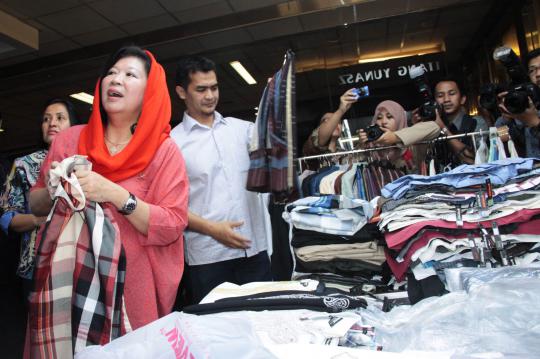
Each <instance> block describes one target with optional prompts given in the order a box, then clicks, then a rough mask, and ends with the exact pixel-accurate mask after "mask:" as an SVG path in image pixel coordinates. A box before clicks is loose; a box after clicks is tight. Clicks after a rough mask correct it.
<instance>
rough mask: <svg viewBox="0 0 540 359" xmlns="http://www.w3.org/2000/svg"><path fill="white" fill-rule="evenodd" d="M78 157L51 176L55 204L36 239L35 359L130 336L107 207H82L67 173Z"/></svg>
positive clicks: (121, 261)
mask: <svg viewBox="0 0 540 359" xmlns="http://www.w3.org/2000/svg"><path fill="white" fill-rule="evenodd" d="M75 157H76V156H74V157H70V158H67V159H65V160H64V161H62V163H61V164H60V165H59V166H57V167H56V168H55V169H53V170H51V172H50V176H51V178H50V180H49V184H50V185H51V186H50V187H53V188H54V187H56V189H55V190H54V195H53V198H54V200H55V202H54V205H53V208H52V210H51V212H50V214H49V218H48V220H47V223H46V224H45V226H44V228H43V230H42V232H41V233H40V236H41V238H40V240H39V243H38V247H37V248H38V249H37V253H36V266H35V274H34V280H35V282H34V290H33V292H32V293H31V294H30V298H29V302H30V305H29V318H28V327H29V338H30V355H31V357H32V358H42V357H44V358H72V357H73V353H74V352H75V353H76V352H78V351H80V350H82V349H83V348H85V347H86V346H88V345H103V344H106V343H108V342H110V341H111V340H113V339H115V338H118V337H120V336H121V335H123V334H125V333H126V331H129V330H130V326H129V322H128V320H127V315H126V314H125V306H124V300H123V291H124V279H125V271H126V258H125V255H124V250H123V248H122V244H121V241H120V238H119V237H118V233H119V231H118V227H117V225H116V223H115V222H113V221H111V218H113V217H112V216H111V215H107V213H108V209H105V210H104V209H103V208H102V207H101V206H100V205H99V204H98V203H94V202H92V203H87V202H86V200H85V198H84V194H83V191H82V189H81V187H80V185H79V183H78V181H77V178H76V177H75V175H74V174H72V173H71V171H70V167H71V168H72V165H73V163H74V158H75Z"/></svg>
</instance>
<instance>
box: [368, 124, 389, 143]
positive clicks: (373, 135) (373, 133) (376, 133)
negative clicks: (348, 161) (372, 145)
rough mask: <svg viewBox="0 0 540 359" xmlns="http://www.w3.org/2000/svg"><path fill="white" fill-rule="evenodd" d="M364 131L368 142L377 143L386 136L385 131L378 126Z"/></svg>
mask: <svg viewBox="0 0 540 359" xmlns="http://www.w3.org/2000/svg"><path fill="white" fill-rule="evenodd" d="M364 131H365V132H366V135H367V140H368V142H372V141H376V140H378V139H379V137H381V136H382V135H383V134H384V131H383V130H381V128H380V127H379V126H377V125H371V126H369V127H368V128H366V129H365V130H364Z"/></svg>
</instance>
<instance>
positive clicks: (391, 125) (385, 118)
mask: <svg viewBox="0 0 540 359" xmlns="http://www.w3.org/2000/svg"><path fill="white" fill-rule="evenodd" d="M375 124H376V125H377V126H379V127H384V128H387V129H389V130H390V131H397V123H396V119H395V118H394V116H392V114H391V113H390V112H388V111H387V110H386V109H385V108H381V109H380V110H379V112H378V113H377V119H376V120H375Z"/></svg>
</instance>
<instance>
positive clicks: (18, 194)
mask: <svg viewBox="0 0 540 359" xmlns="http://www.w3.org/2000/svg"><path fill="white" fill-rule="evenodd" d="M46 156H47V150H40V151H37V152H34V153H31V154H29V155H26V156H23V157H19V158H17V159H15V161H14V162H13V167H12V169H11V172H10V173H9V176H8V177H7V179H6V184H5V188H4V191H3V193H2V194H1V195H0V206H1V209H2V212H1V213H2V216H1V217H0V228H2V230H3V231H4V232H5V233H6V234H8V231H9V224H10V223H11V220H12V219H13V217H15V216H16V215H17V214H28V213H30V206H29V202H28V197H29V195H30V188H31V187H32V186H33V185H34V184H35V183H36V181H37V179H38V177H39V170H40V169H41V164H42V163H43V160H44V159H45V157H46ZM37 230H38V229H37V228H36V229H35V230H32V231H29V232H25V233H22V240H21V258H20V261H19V267H18V269H17V274H18V275H19V276H21V277H23V278H27V279H31V278H32V272H33V268H34V255H35V252H34V244H35V240H36V234H37Z"/></svg>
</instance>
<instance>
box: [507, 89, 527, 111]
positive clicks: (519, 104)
mask: <svg viewBox="0 0 540 359" xmlns="http://www.w3.org/2000/svg"><path fill="white" fill-rule="evenodd" d="M504 106H505V107H506V109H507V110H508V112H510V113H523V112H525V110H526V109H527V107H528V106H529V97H528V96H527V93H526V92H524V91H509V92H508V93H507V94H506V96H505V98H504Z"/></svg>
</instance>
